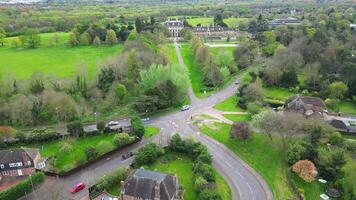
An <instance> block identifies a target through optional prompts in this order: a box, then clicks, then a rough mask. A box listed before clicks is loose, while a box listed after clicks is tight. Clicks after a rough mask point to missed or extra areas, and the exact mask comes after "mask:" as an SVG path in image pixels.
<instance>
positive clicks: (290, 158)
mask: <svg viewBox="0 0 356 200" xmlns="http://www.w3.org/2000/svg"><path fill="white" fill-rule="evenodd" d="M305 152H306V149H305V147H303V145H301V144H300V143H297V142H294V143H292V144H290V145H289V146H288V149H287V152H286V160H287V162H288V164H289V165H293V164H294V163H296V162H297V161H298V160H300V159H302V155H303V154H304V153H305Z"/></svg>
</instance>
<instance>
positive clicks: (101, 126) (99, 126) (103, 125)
mask: <svg viewBox="0 0 356 200" xmlns="http://www.w3.org/2000/svg"><path fill="white" fill-rule="evenodd" d="M96 128H97V129H98V131H99V132H100V133H103V131H104V130H105V128H106V123H105V122H104V121H100V122H98V123H97V124H96Z"/></svg>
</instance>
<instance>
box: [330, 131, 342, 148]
mask: <svg viewBox="0 0 356 200" xmlns="http://www.w3.org/2000/svg"><path fill="white" fill-rule="evenodd" d="M329 141H330V144H333V145H341V144H342V143H343V142H344V138H343V137H342V136H341V134H340V133H339V132H334V133H332V134H331V135H330V136H329Z"/></svg>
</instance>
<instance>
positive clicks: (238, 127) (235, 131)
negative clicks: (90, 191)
mask: <svg viewBox="0 0 356 200" xmlns="http://www.w3.org/2000/svg"><path fill="white" fill-rule="evenodd" d="M251 135H252V132H251V130H250V127H249V125H248V123H246V122H234V123H233V124H232V126H231V130H230V138H232V139H234V138H239V139H242V140H248V139H250V138H251Z"/></svg>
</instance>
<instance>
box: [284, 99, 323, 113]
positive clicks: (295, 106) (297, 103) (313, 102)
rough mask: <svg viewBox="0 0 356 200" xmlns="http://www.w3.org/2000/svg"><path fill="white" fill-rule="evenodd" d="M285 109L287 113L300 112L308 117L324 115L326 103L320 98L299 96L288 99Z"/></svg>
mask: <svg viewBox="0 0 356 200" xmlns="http://www.w3.org/2000/svg"><path fill="white" fill-rule="evenodd" d="M284 108H285V110H286V111H294V112H299V113H302V114H304V115H306V116H312V115H322V114H323V113H324V112H325V110H326V106H325V103H324V102H323V100H321V99H320V98H317V97H308V96H299V95H297V96H292V97H290V98H288V99H287V100H286V102H285V104H284Z"/></svg>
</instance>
